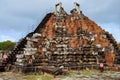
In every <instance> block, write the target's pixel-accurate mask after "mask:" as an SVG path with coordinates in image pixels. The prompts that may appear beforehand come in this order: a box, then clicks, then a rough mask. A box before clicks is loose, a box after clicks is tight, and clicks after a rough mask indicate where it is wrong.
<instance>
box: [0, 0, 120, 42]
mask: <svg viewBox="0 0 120 80" xmlns="http://www.w3.org/2000/svg"><path fill="white" fill-rule="evenodd" d="M58 2H62V4H63V7H64V9H65V10H66V11H67V13H69V11H70V10H71V9H73V4H74V2H78V3H79V4H80V5H81V10H82V11H83V13H84V14H85V15H86V16H88V17H89V18H90V19H91V20H93V21H95V22H96V23H97V24H98V25H99V26H101V27H102V28H103V29H105V30H106V31H109V32H110V33H111V34H113V36H114V37H115V39H116V40H117V41H118V42H120V8H119V7H120V6H119V4H120V0H0V41H5V40H12V41H18V40H19V39H20V38H22V37H24V36H25V35H26V34H27V33H29V32H31V31H33V30H34V29H35V28H36V27H37V25H38V24H39V23H40V22H41V20H42V19H43V18H44V16H45V14H47V13H49V12H53V11H54V5H55V4H56V3H58Z"/></svg>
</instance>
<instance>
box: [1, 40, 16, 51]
mask: <svg viewBox="0 0 120 80" xmlns="http://www.w3.org/2000/svg"><path fill="white" fill-rule="evenodd" d="M15 44H16V43H15V42H12V41H9V40H7V41H3V42H0V51H11V50H13V49H14V46H15Z"/></svg>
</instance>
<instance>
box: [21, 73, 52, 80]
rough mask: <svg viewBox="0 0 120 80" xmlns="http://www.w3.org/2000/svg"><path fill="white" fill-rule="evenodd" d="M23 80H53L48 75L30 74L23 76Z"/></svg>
mask: <svg viewBox="0 0 120 80" xmlns="http://www.w3.org/2000/svg"><path fill="white" fill-rule="evenodd" d="M23 79H24V80H53V77H52V76H49V75H41V74H31V75H25V76H24V77H23Z"/></svg>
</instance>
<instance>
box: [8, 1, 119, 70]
mask: <svg viewBox="0 0 120 80" xmlns="http://www.w3.org/2000/svg"><path fill="white" fill-rule="evenodd" d="M12 53H13V54H11V55H9V62H11V61H13V62H14V64H15V65H19V66H26V65H32V66H54V67H61V66H62V67H64V68H69V69H77V68H81V67H83V66H85V67H89V66H93V67H95V66H97V67H98V66H99V63H100V61H101V60H102V61H103V63H104V64H105V65H106V66H109V67H113V66H114V65H115V64H120V62H119V50H118V45H117V42H116V41H115V39H114V38H113V36H112V35H111V34H110V33H109V32H106V31H105V30H104V29H102V28H101V27H100V26H98V25H97V24H96V23H95V22H94V21H92V20H90V19H89V18H88V17H87V16H85V15H84V14H83V13H82V11H81V10H80V5H79V4H78V3H74V9H73V10H71V11H70V14H67V13H66V12H65V10H64V8H63V7H62V4H61V3H58V4H56V5H55V12H54V13H48V14H47V15H46V16H45V17H44V19H43V20H42V22H41V23H40V24H39V25H38V27H37V28H36V29H35V30H34V31H33V32H31V33H29V34H28V35H27V36H26V37H24V38H23V39H21V40H20V41H19V42H18V43H17V45H16V47H15V49H14V50H13V52H12ZM13 57H16V58H13Z"/></svg>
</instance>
